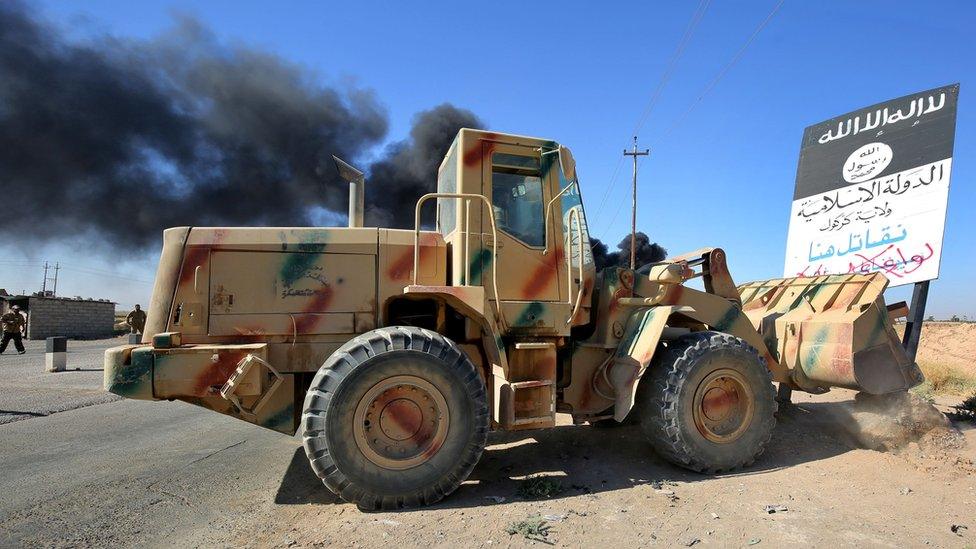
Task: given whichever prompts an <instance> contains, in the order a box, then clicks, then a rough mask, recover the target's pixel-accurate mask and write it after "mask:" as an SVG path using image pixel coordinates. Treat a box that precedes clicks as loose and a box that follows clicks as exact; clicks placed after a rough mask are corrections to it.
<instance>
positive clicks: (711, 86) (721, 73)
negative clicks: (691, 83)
mask: <svg viewBox="0 0 976 549" xmlns="http://www.w3.org/2000/svg"><path fill="white" fill-rule="evenodd" d="M785 1H786V0H779V2H777V3H776V5H775V6H773V9H772V11H770V12H769V14H768V15H766V18H765V19H763V20H762V22H761V23H759V26H758V27H756V29H755V30H754V31H752V34H751V35H749V38H748V39H747V40H746V41H745V43H744V44H742V47H740V48H739V50H738V51H737V52H735V55H733V56H732V59H731V60H729V62H728V63H727V64H726V65H725V66H724V67H722V70H720V71H719V72H718V74H717V75H715V78H713V79H712V80H711V81H710V82H709V83H708V84H707V85H706V86H705V88H704V89H703V90H702V92H701V93H700V94H699V95H698V98H697V99H695V101H694V102H692V104H691V105H689V106H688V109H687V110H685V112H683V113H682V114H681V116H679V117H678V118H676V119H675V121H674V122H673V123H672V124H671V125H670V126H668V129H667V130H665V132H664V134H663V135H661V137H660V141H663V140H664V139H665V138H667V137H668V136H669V135H671V132H673V131H674V130H675V129H676V128H677V127H678V126H679V125H680V124H681V122H683V121H684V119H685V118H687V116H688V115H689V114H691V111H693V110H695V107H697V106H698V104H699V103H701V100H702V99H703V98H704V97H705V96H706V95H708V92H710V91H712V89H714V88H715V86H716V85H717V84H718V83H719V81H720V80H722V78H724V77H725V75H726V74H727V73H728V72H729V70H730V69H731V68H732V67H734V66H735V64H736V63H738V62H739V59H741V58H742V54H744V53H745V52H746V50H747V49H748V48H749V46H750V45H751V44H752V42H753V41H754V40H755V39H756V37H757V36H759V33H760V32H762V30H763V29H764V28H766V25H768V24H769V22H770V21H771V20H772V19H773V16H774V15H776V12H778V11H779V9H780V8H781V7H782V6H783V3H784V2H785Z"/></svg>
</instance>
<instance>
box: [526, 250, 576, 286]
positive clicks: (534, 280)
mask: <svg viewBox="0 0 976 549" xmlns="http://www.w3.org/2000/svg"><path fill="white" fill-rule="evenodd" d="M562 259H563V250H562V249H561V248H556V250H555V251H554V252H553V253H551V254H549V255H547V256H545V259H544V260H543V262H542V263H541V264H539V265H536V267H535V269H533V270H532V274H531V275H529V279H528V280H527V281H526V282H525V284H524V285H523V286H522V297H523V298H525V299H533V298H535V297H536V296H538V295H539V294H540V293H542V291H543V290H545V289H546V288H547V287H548V286H549V284H550V283H551V282H552V281H554V280H555V278H556V274H557V272H558V271H557V270H556V266H557V265H558V264H559V263H558V262H559V261H561V260H562ZM567 276H569V273H567Z"/></svg>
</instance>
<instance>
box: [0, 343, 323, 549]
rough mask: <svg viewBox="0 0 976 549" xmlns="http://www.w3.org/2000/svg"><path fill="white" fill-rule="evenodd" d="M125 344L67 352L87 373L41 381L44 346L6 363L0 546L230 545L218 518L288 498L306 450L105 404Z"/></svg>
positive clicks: (0, 402)
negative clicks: (286, 482)
mask: <svg viewBox="0 0 976 549" xmlns="http://www.w3.org/2000/svg"><path fill="white" fill-rule="evenodd" d="M120 341H121V340H110V341H97V342H75V341H71V342H69V350H70V354H69V356H68V365H69V367H79V368H81V370H78V371H68V372H63V373H57V374H52V373H45V372H44V371H43V370H44V353H43V343H42V342H41V343H38V342H31V343H30V345H29V351H28V353H27V354H26V355H23V356H17V355H11V356H8V355H6V354H4V355H2V356H0V410H2V412H0V423H3V424H0V448H2V449H3V451H2V453H0V471H2V474H0V494H2V497H0V545H3V546H18V545H42V546H52V545H53V546H76V545H105V544H109V543H113V542H124V543H125V544H127V545H164V544H168V543H172V542H174V541H177V540H180V539H188V538H187V536H190V537H196V538H197V539H198V542H199V537H200V536H201V535H204V537H206V538H207V539H210V540H211V541H212V542H214V543H220V538H219V534H218V535H216V536H214V535H211V533H210V532H209V530H210V529H209V528H208V524H209V522H210V521H211V520H213V518H214V517H217V516H220V515H221V514H224V513H228V512H230V511H231V510H232V509H233V510H235V512H237V511H239V510H240V509H239V508H240V506H241V505H242V503H244V502H246V501H248V500H249V498H250V499H251V501H252V502H253V501H254V500H255V499H262V498H263V499H264V500H269V502H270V501H273V500H274V499H275V498H276V497H284V496H278V495H277V494H278V492H279V491H281V488H282V478H283V476H284V472H285V471H286V470H287V469H288V467H289V462H290V461H291V458H292V456H293V455H295V450H296V448H298V446H299V443H298V441H297V440H295V439H292V438H289V437H287V436H284V435H280V434H277V433H273V432H270V431H265V430H263V429H257V428H255V427H254V426H252V425H249V424H246V423H243V422H240V421H237V420H234V419H231V418H226V417H223V416H220V415H218V414H214V413H212V412H207V411H205V410H201V409H198V408H195V407H193V406H191V405H189V404H183V403H171V402H139V401H129V400H120V399H117V398H115V397H114V396H113V395H110V394H106V393H104V392H103V391H102V390H101V382H102V372H101V355H102V352H103V351H104V350H105V349H106V348H108V347H110V346H113V345H116V344H118V343H120ZM310 486H311V487H315V488H316V489H317V488H319V487H318V486H315V485H314V484H313V483H310V484H309V485H308V486H305V487H303V488H302V489H305V490H307V489H309V487H310ZM198 530H199V531H198ZM201 532H202V534H201Z"/></svg>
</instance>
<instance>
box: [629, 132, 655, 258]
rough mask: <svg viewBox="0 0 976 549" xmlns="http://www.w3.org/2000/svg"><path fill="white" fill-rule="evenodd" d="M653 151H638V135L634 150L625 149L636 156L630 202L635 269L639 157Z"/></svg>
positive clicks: (631, 256) (631, 246) (631, 245)
mask: <svg viewBox="0 0 976 549" xmlns="http://www.w3.org/2000/svg"><path fill="white" fill-rule="evenodd" d="M650 153H651V151H650V149H644V151H643V152H638V151H637V136H636V135H635V136H634V150H633V151H632V152H627V149H624V156H633V157H634V183H633V188H632V191H633V192H632V196H631V204H630V269H631V270H634V269H636V268H637V157H638V156H647V155H649V154H650Z"/></svg>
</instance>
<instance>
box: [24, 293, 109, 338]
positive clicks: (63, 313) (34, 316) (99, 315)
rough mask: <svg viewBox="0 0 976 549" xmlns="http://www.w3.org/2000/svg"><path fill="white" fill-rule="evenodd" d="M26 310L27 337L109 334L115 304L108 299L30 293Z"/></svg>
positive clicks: (79, 336) (94, 336)
mask: <svg viewBox="0 0 976 549" xmlns="http://www.w3.org/2000/svg"><path fill="white" fill-rule="evenodd" d="M28 313H29V314H28V317H27V337H28V339H44V338H47V337H51V336H65V337H74V338H83V339H96V338H103V337H111V336H112V328H113V325H114V324H115V303H112V302H109V301H89V300H86V299H64V298H50V297H35V296H32V297H31V298H30V302H29V305H28Z"/></svg>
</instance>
